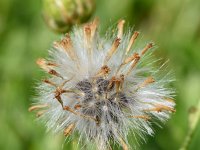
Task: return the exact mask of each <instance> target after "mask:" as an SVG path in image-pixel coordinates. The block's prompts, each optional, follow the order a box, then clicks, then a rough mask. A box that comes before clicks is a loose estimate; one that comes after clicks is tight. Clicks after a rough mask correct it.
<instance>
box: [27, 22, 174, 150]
mask: <svg viewBox="0 0 200 150" xmlns="http://www.w3.org/2000/svg"><path fill="white" fill-rule="evenodd" d="M97 25H98V20H97V19H95V20H94V21H93V22H91V23H88V24H87V25H85V26H84V27H83V28H79V27H75V28H74V30H73V31H72V32H71V33H70V34H66V35H65V36H64V37H62V39H61V41H58V42H55V43H54V46H53V48H52V50H51V51H50V57H49V58H48V59H38V61H37V64H38V65H39V66H40V67H41V68H42V69H43V70H45V71H46V72H47V73H49V74H50V76H48V78H47V79H44V80H43V82H42V83H41V84H40V85H39V86H38V87H37V92H38V96H37V98H36V100H35V103H34V105H33V106H31V107H30V108H29V111H37V116H38V117H39V118H40V119H41V120H42V121H44V122H45V125H46V127H47V129H48V130H52V131H54V132H64V135H65V136H68V135H70V134H72V133H73V132H78V133H79V135H80V140H82V141H85V142H86V143H91V144H92V145H96V147H97V149H99V150H105V149H111V145H112V144H110V143H117V144H118V145H121V146H122V148H123V149H124V150H127V149H129V148H130V149H131V148H134V145H129V138H128V135H129V134H133V135H134V136H135V137H138V136H139V137H141V138H142V139H144V136H145V135H146V134H147V135H153V134H154V131H153V129H152V123H156V124H157V123H159V122H165V121H166V120H167V119H169V117H170V114H171V113H172V112H175V109H174V106H175V102H174V101H173V100H172V99H173V96H174V89H173V88H170V87H169V86H168V85H169V83H171V82H172V81H173V78H172V77H171V73H170V72H168V71H167V67H166V66H167V65H166V63H164V64H163V65H161V66H160V67H157V64H158V63H159V60H155V59H154V58H153V56H152V50H153V49H154V47H155V46H154V44H153V43H151V42H150V43H144V44H143V43H142V42H140V41H139V39H138V35H139V32H137V31H136V32H134V33H132V32H131V30H129V31H128V32H126V33H124V32H123V26H124V20H120V21H119V23H118V25H117V28H116V29H113V30H111V31H110V30H109V32H108V33H107V34H106V35H105V37H100V35H99V32H98V31H97Z"/></svg>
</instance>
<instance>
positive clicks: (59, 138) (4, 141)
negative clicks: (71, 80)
mask: <svg viewBox="0 0 200 150" xmlns="http://www.w3.org/2000/svg"><path fill="white" fill-rule="evenodd" d="M41 5H42V4H41V1H40V0H1V1H0V149H1V150H12V149H15V150H21V149H22V150H43V149H48V150H57V149H61V148H62V147H63V149H67V150H69V149H72V150H73V149H76V148H75V147H76V143H77V141H76V140H73V141H71V142H69V143H64V137H63V135H52V134H46V133H45V128H44V127H43V125H42V124H41V123H37V122H36V121H34V118H35V116H33V114H31V113H29V112H28V111H27V109H28V107H29V106H30V103H31V99H32V98H33V97H34V95H35V94H36V93H35V91H34V89H33V87H34V85H35V83H36V82H37V80H39V79H41V78H42V76H43V74H41V72H40V70H39V69H38V67H37V66H36V64H35V60H36V58H38V57H42V56H45V55H47V50H48V48H49V47H50V45H51V44H52V42H53V41H54V40H56V39H59V38H60V35H56V34H54V33H52V32H51V31H50V30H49V29H48V28H47V26H46V25H45V23H44V22H43V19H42V15H41V8H42V6H41ZM96 9H97V10H96V13H95V14H94V16H99V18H100V21H101V24H102V25H103V26H102V27H101V29H102V30H105V29H106V28H107V27H108V26H110V25H112V24H114V23H116V22H117V20H119V19H120V18H124V19H126V22H128V23H129V25H131V26H133V27H134V28H135V29H136V30H139V31H141V32H142V34H143V35H144V39H149V40H153V41H155V42H156V44H157V45H158V50H157V51H156V53H155V54H156V57H158V58H159V57H162V58H164V59H165V60H167V59H170V63H169V65H170V68H172V69H173V70H174V74H175V76H176V79H177V81H176V82H175V84H174V85H173V86H175V87H176V89H177V97H176V103H177V107H176V108H177V112H176V113H175V114H174V115H172V118H171V120H170V121H168V122H167V123H166V124H165V125H163V128H159V127H156V126H155V132H156V134H155V137H147V141H146V144H145V143H144V144H141V146H140V147H139V149H142V150H151V149H152V150H169V149H170V150H177V149H179V148H180V146H181V145H182V143H183V142H184V139H185V136H186V134H187V131H188V109H189V108H190V106H192V105H196V104H197V103H198V101H199V100H200V16H199V14H200V1H199V0H173V1H172V0H124V1H122V0H97V7H96ZM132 138H134V137H132ZM199 139H200V123H199V124H198V125H197V128H196V130H195V132H194V135H193V137H192V140H191V143H190V145H189V149H190V150H196V149H198V148H199V146H198V145H199V143H198V142H199Z"/></svg>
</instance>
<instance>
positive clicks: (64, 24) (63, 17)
mask: <svg viewBox="0 0 200 150" xmlns="http://www.w3.org/2000/svg"><path fill="white" fill-rule="evenodd" d="M94 9H95V0H43V16H44V20H45V22H46V23H47V25H48V26H49V27H50V28H51V29H52V30H54V31H56V32H67V31H69V30H70V29H71V27H72V26H73V25H74V24H81V23H84V22H86V21H87V20H88V19H89V18H90V17H91V15H92V13H93V12H94Z"/></svg>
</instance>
